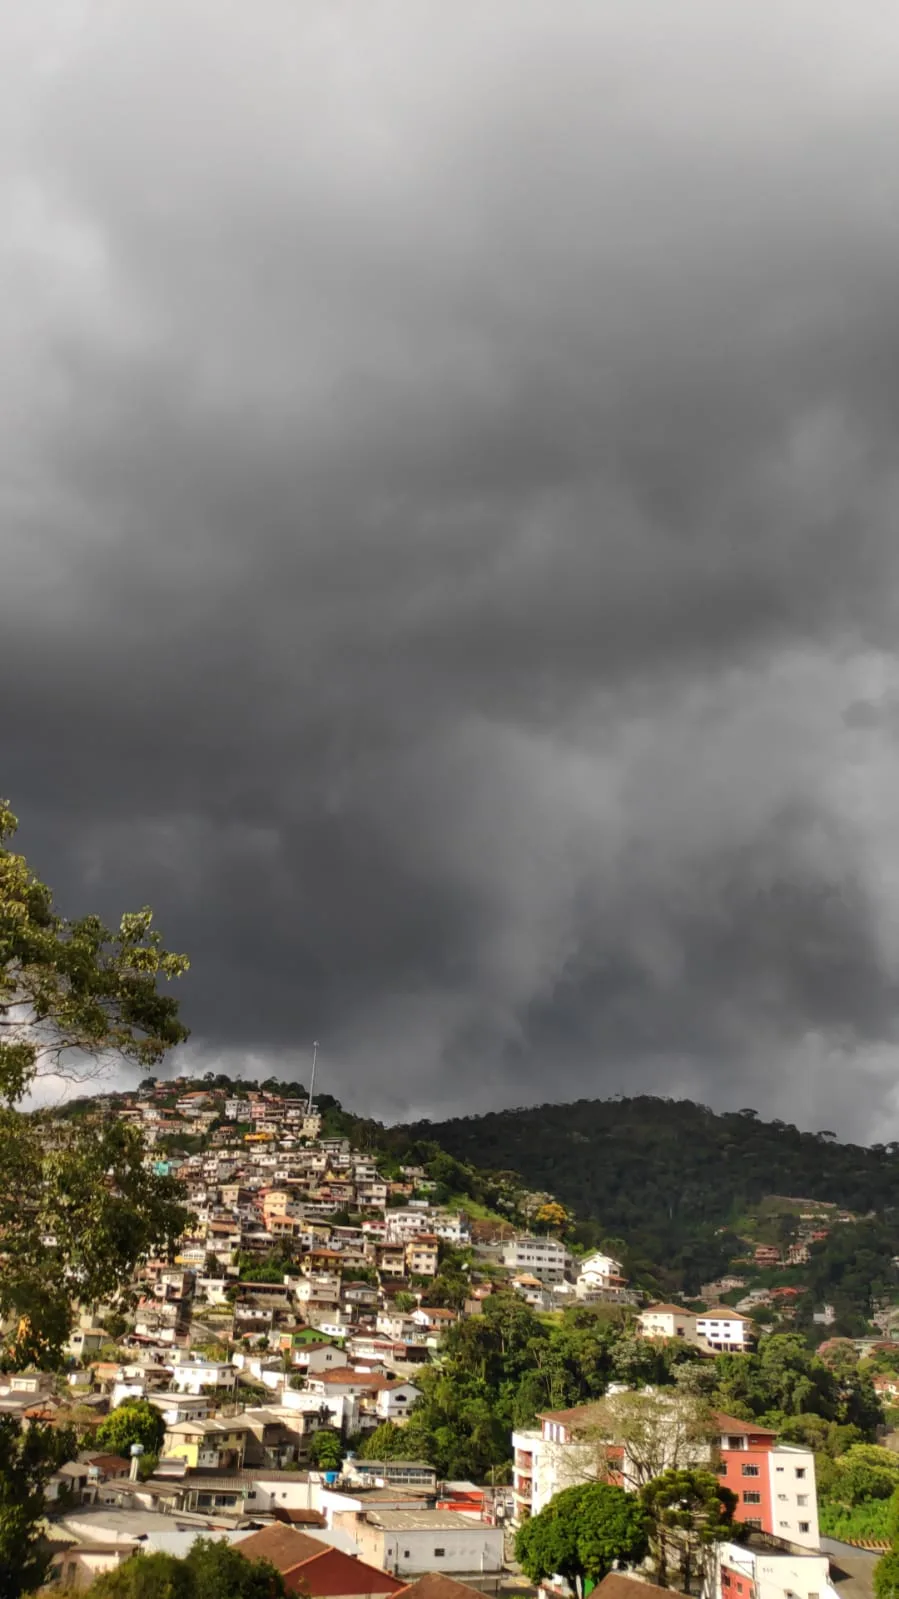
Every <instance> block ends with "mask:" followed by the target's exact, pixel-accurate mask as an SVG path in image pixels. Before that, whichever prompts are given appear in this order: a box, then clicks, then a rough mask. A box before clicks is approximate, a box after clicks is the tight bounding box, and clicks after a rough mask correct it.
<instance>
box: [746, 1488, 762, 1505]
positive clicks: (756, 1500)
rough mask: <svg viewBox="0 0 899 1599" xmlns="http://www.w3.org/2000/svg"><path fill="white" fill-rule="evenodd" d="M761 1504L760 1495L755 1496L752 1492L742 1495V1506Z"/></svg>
mask: <svg viewBox="0 0 899 1599" xmlns="http://www.w3.org/2000/svg"><path fill="white" fill-rule="evenodd" d="M761 1502H762V1496H761V1494H757V1493H755V1492H754V1491H753V1492H751V1493H744V1494H743V1503H744V1505H760V1504H761Z"/></svg>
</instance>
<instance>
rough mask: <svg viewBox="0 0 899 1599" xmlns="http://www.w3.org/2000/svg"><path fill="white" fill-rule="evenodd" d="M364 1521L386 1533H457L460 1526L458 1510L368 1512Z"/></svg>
mask: <svg viewBox="0 0 899 1599" xmlns="http://www.w3.org/2000/svg"><path fill="white" fill-rule="evenodd" d="M365 1519H366V1521H369V1522H370V1523H371V1524H372V1526H374V1527H383V1528H384V1530H385V1531H386V1532H415V1531H420V1532H427V1531H434V1532H438V1531H440V1530H441V1529H443V1530H445V1531H447V1532H449V1531H450V1529H451V1528H453V1527H454V1528H455V1529H456V1531H457V1532H458V1530H459V1526H460V1522H459V1511H458V1510H370V1511H368V1512H367V1513H366V1518H365Z"/></svg>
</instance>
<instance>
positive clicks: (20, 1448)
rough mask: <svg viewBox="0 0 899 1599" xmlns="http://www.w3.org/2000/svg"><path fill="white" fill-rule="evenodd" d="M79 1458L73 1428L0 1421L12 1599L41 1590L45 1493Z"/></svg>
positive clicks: (0, 1511)
mask: <svg viewBox="0 0 899 1599" xmlns="http://www.w3.org/2000/svg"><path fill="white" fill-rule="evenodd" d="M74 1453H75V1434H74V1433H73V1432H71V1431H70V1430H69V1429H68V1428H54V1427H41V1426H37V1425H34V1426H30V1427H28V1428H26V1429H23V1428H22V1426H21V1424H20V1422H19V1418H18V1417H17V1416H0V1594H2V1595H3V1599H13V1596H15V1595H17V1594H20V1593H27V1592H29V1591H30V1590H31V1589H33V1588H38V1587H40V1584H41V1583H42V1582H43V1580H44V1578H45V1576H46V1573H47V1568H48V1564H49V1553H48V1551H47V1550H45V1549H44V1548H43V1547H42V1545H41V1541H40V1535H39V1525H40V1519H41V1517H42V1516H43V1513H44V1490H45V1488H46V1486H47V1483H48V1482H49V1480H50V1478H51V1477H52V1475H53V1473H54V1471H58V1470H59V1467H60V1466H63V1465H65V1463H66V1461H67V1460H71V1459H72V1456H73V1455H74Z"/></svg>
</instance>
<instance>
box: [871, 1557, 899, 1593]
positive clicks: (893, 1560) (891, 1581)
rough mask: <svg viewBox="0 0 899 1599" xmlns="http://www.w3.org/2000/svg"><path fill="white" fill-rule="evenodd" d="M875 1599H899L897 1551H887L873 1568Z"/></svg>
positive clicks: (898, 1560)
mask: <svg viewBox="0 0 899 1599" xmlns="http://www.w3.org/2000/svg"><path fill="white" fill-rule="evenodd" d="M874 1594H875V1599H899V1551H897V1550H896V1549H888V1550H887V1553H886V1554H885V1555H882V1556H881V1558H880V1559H879V1560H878V1562H877V1565H876V1566H875V1567H874Z"/></svg>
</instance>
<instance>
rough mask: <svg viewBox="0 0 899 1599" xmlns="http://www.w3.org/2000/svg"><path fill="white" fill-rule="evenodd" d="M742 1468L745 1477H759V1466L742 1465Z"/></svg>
mask: <svg viewBox="0 0 899 1599" xmlns="http://www.w3.org/2000/svg"><path fill="white" fill-rule="evenodd" d="M740 1470H741V1472H742V1474H743V1476H744V1477H757V1476H758V1474H759V1468H758V1466H741V1467H740Z"/></svg>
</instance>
